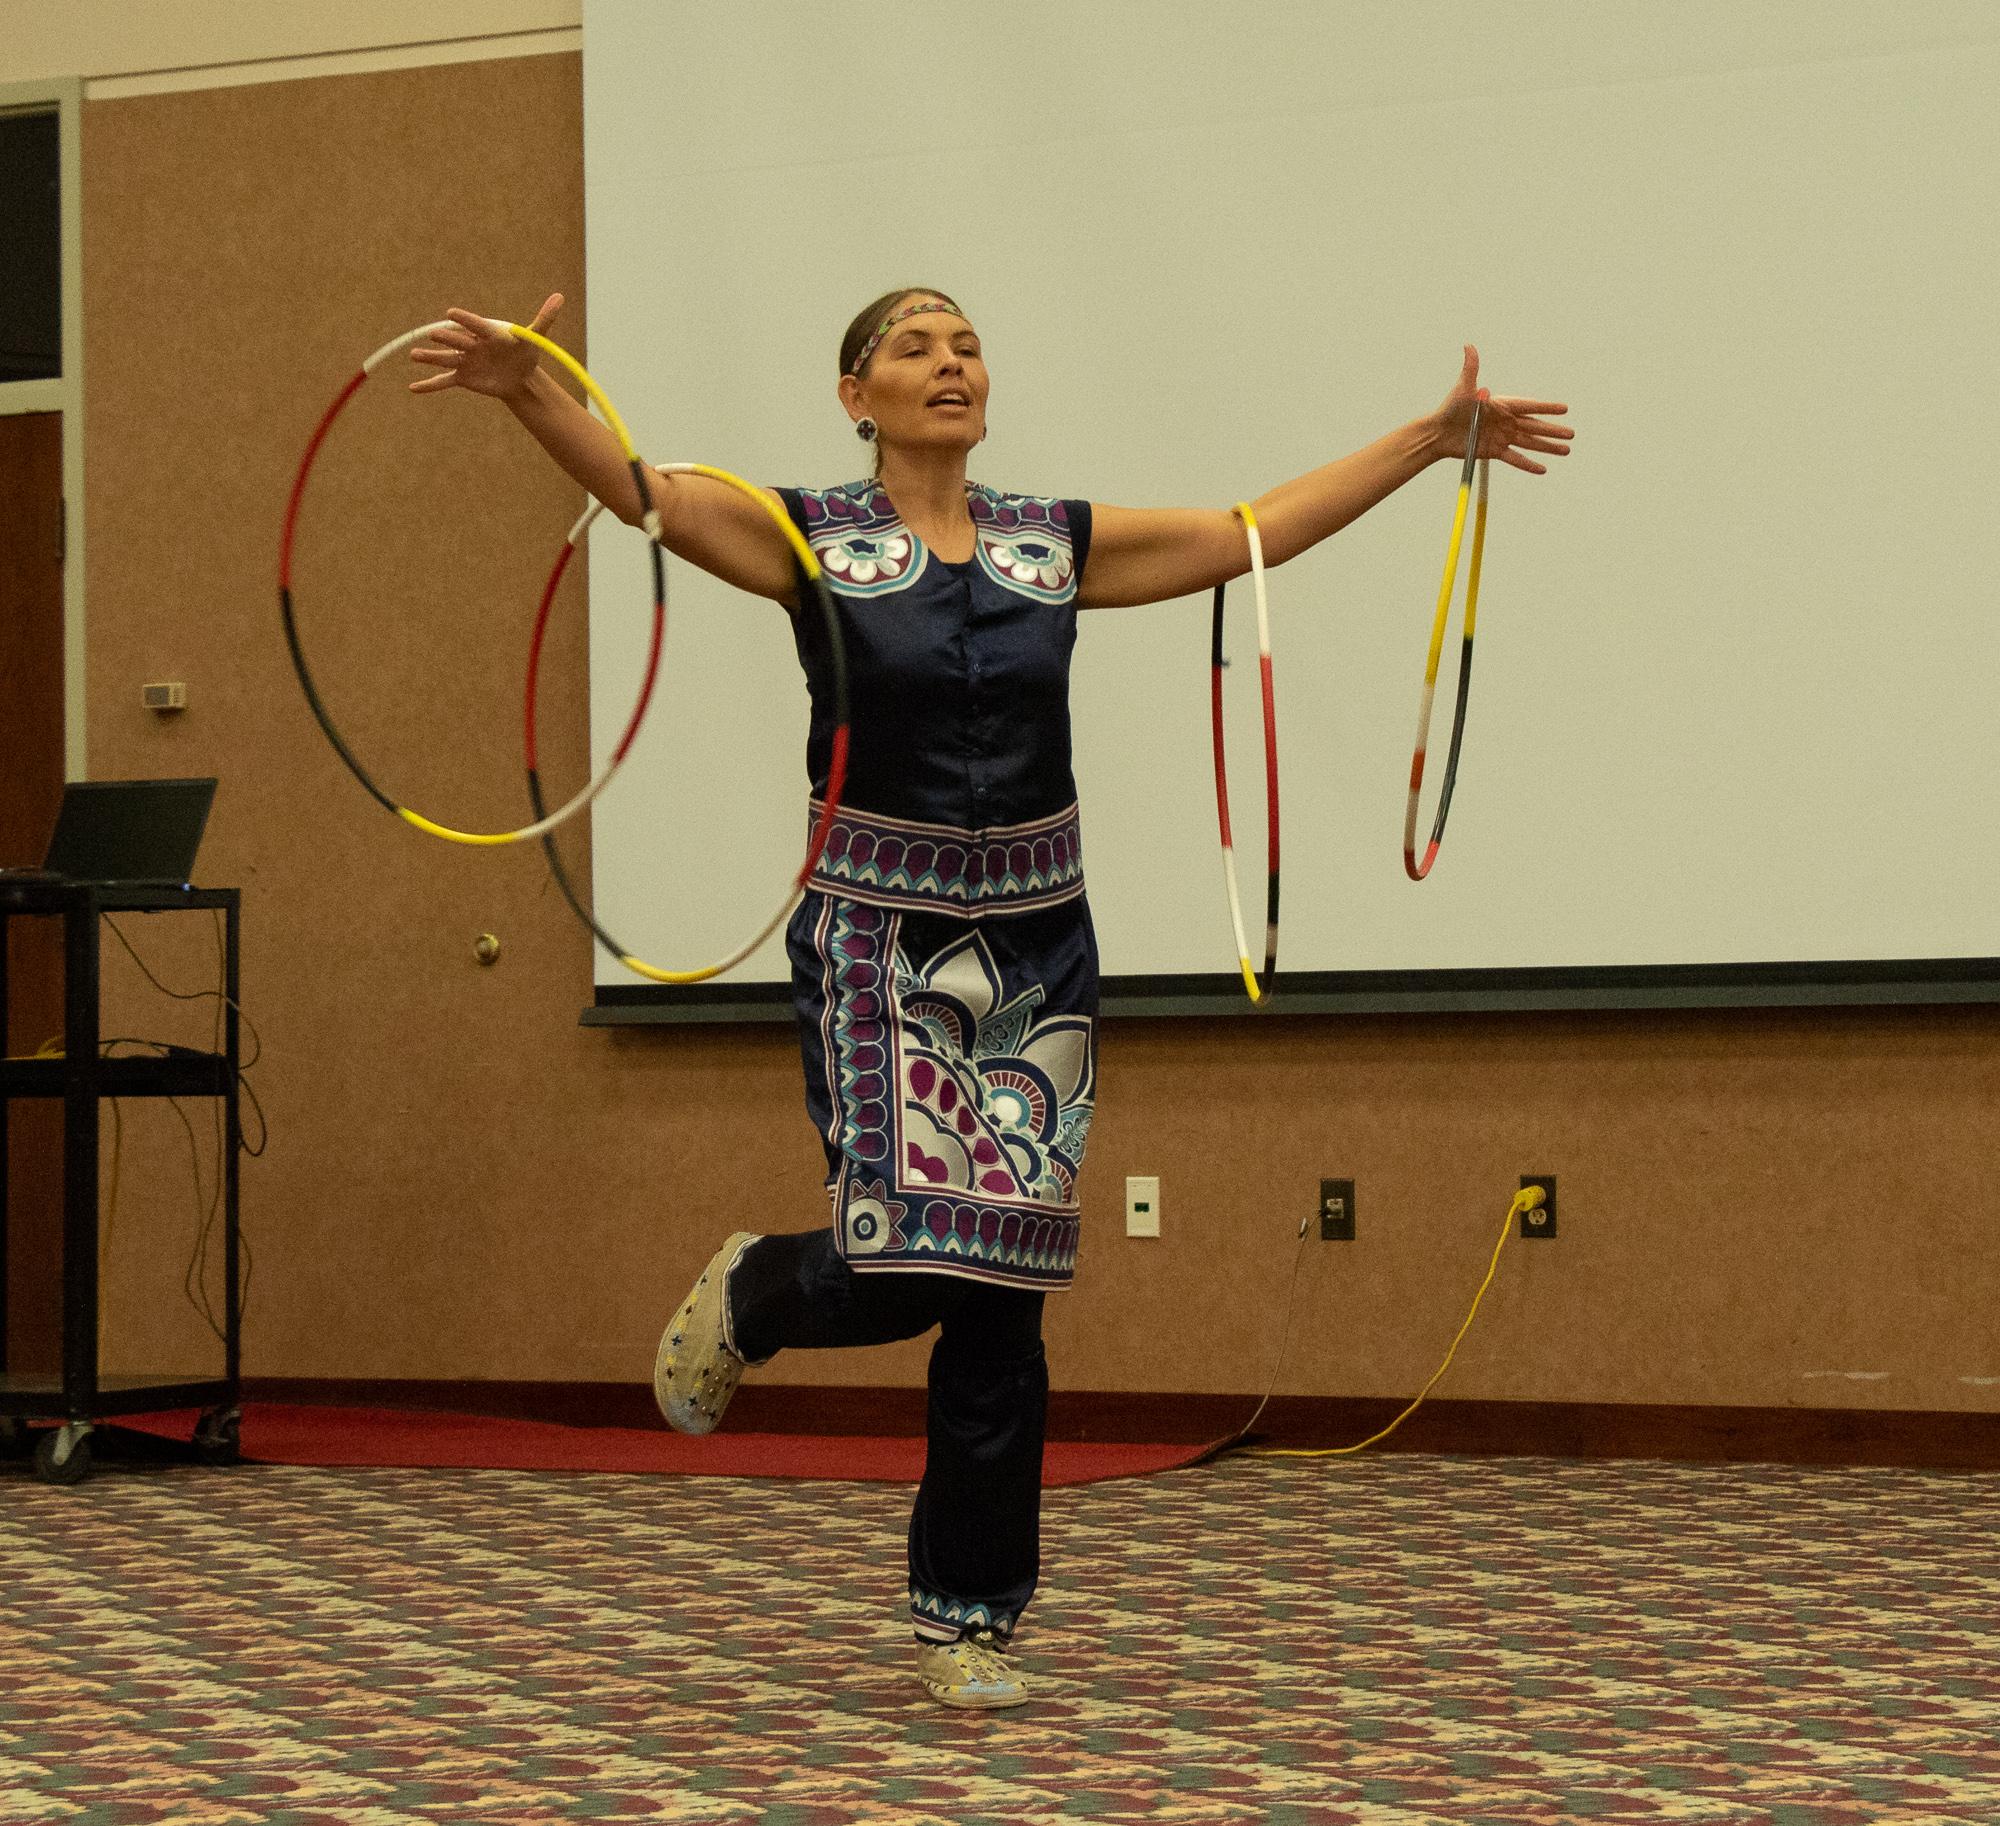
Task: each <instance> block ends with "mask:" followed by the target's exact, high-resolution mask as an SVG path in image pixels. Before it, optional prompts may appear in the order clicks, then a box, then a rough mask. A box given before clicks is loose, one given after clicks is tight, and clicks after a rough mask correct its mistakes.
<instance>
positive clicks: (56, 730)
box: [0, 412, 63, 1371]
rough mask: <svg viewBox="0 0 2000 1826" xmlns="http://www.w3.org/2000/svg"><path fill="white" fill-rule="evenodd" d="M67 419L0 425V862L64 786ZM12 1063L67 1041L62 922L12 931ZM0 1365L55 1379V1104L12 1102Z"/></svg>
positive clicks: (22, 417) (23, 855)
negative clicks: (51, 1042)
mask: <svg viewBox="0 0 2000 1826" xmlns="http://www.w3.org/2000/svg"><path fill="white" fill-rule="evenodd" d="M62 563H63V497H62V414H61V413H59V412H24V413H16V414H12V415H8V416H4V417H0V863H8V864H13V865H15V866H20V865H23V864H26V865H28V866H30V867H33V866H36V865H38V864H39V863H40V862H41V860H42V853H43V851H44V849H45V848H46V847H47V845H48V840H49V832H50V831H51V830H53V829H54V828H55V821H56V808H57V806H58V805H59V804H60V803H61V801H62V786H63V581H62ZM8 926H9V928H10V929H9V933H8V946H7V962H8V1010H7V1012H8V1017H9V1018H8V1023H7V1027H8V1031H7V1032H6V1033H5V1034H0V1040H4V1041H5V1042H6V1047H5V1050H6V1051H7V1052H9V1053H24V1052H30V1053H31V1052H33V1051H34V1050H35V1049H36V1048H37V1047H39V1046H40V1045H41V1044H42V1042H43V1041H44V1040H47V1039H50V1038H52V1037H53V1036H55V1035H57V1034H59V1033H61V1031H62V926H61V923H60V922H59V921H56V920H51V919H19V918H16V919H12V920H10V921H8ZM6 1165H7V1180H8V1196H7V1216H8V1223H7V1234H6V1236H5V1237H4V1238H0V1247H4V1248H5V1250H6V1267H7V1300H6V1310H5V1312H4V1313H0V1326H4V1331H0V1341H4V1346H5V1355H4V1358H0V1361H4V1363H5V1366H6V1367H7V1368H8V1369H11V1370H50V1371H52V1370H54V1369H55V1368H56V1367H57V1365H58V1363H59V1361H60V1355H59V1353H60V1341H61V1336H62V1314H61V1309H60V1301H61V1287H62V1105H61V1103H60V1102H59V1101H57V1100H55V1099H49V1100H41V1099H37V1100H36V1101H35V1102H34V1103H17V1104H15V1105H13V1106H12V1109H11V1111H10V1113H9V1121H8V1126H7V1146H6Z"/></svg>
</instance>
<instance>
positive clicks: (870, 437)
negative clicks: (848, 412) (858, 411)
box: [854, 418, 875, 444]
mask: <svg viewBox="0 0 2000 1826" xmlns="http://www.w3.org/2000/svg"><path fill="white" fill-rule="evenodd" d="M854 435H855V436H856V437H858V438H859V439H860V440H861V441H862V442H863V443H864V444H872V443H874V441H875V421H874V420H873V419H872V418H858V419H856V420H855V421H854Z"/></svg>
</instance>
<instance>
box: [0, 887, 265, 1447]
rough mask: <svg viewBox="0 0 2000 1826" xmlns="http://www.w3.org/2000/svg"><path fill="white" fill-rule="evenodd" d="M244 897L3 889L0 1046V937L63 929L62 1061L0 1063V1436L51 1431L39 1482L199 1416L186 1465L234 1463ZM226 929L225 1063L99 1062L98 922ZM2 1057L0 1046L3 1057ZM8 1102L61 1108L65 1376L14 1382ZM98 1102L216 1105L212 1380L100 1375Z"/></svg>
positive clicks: (181, 1059)
mask: <svg viewBox="0 0 2000 1826" xmlns="http://www.w3.org/2000/svg"><path fill="white" fill-rule="evenodd" d="M241 900H242V894H241V890H239V889H236V888H178V887H142V886H132V885H123V886H104V885H92V884H90V883H83V882H67V881H57V880H47V881H33V882H19V881H17V882H14V883H4V881H0V1040H4V1038H5V1035H6V1033H7V942H6V941H7V931H8V923H9V921H10V920H12V919H17V918H22V917H29V918H44V919H47V918H60V919H61V921H62V922H63V1010H64V1018H63V1045H64V1051H63V1054H62V1056H61V1057H59V1058H46V1059H20V1058H15V1059H6V1060H0V1428H4V1429H5V1432H6V1434H7V1436H8V1438H9V1440H10V1442H11V1443H13V1444H15V1445H16V1446H19V1445H21V1444H23V1443H25V1439H26V1435H27V1428H26V1423H27V1422H28V1421H30V1420H55V1421H58V1422H60V1423H61V1424H59V1425H58V1426H55V1427H49V1428H45V1429H42V1430H41V1432H40V1436H39V1438H38V1439H37V1441H36V1446H35V1469H36V1472H37V1474H38V1475H39V1476H40V1477H41V1478H42V1479H43V1480H44V1481H45V1482H47V1483H53V1484H74V1483H80V1482H81V1481H82V1480H83V1479H84V1478H85V1477H87V1476H89V1475H90V1467H91V1460H92V1456H93V1447H92V1444H91V1435H92V1432H93V1431H94V1430H95V1429H96V1428H97V1426H98V1424H99V1423H100V1422H102V1421H105V1420H108V1419H110V1418H111V1417H113V1416H115V1415H119V1414H140V1413H158V1412H161V1411H163V1410H166V1409H171V1408H199V1409H201V1410H202V1413H201V1418H200V1421H199V1423H198V1424H197V1426H196V1428H195V1435H194V1446H195V1450H196V1452H197V1453H198V1454H199V1455H200V1456H201V1457H202V1458H204V1459H206V1460H208V1461H209V1462H211V1463H228V1462H230V1461H232V1460H234V1458H235V1457H236V1450H237V1437H238V1426H239V1422H240V1418H241V1414H240V1409H241V1402H242V1358H241V1344H242V1314H241V1311H240V1301H239V1298H238V1277H237V1246H238V1233H237V1209H236V1182H237V1157H238V1146H237V1143H238V1138H239V1134H240V1131H239V1129H238V1127H237V1076H236V1068H237V1059H238V1051H237V1029H238V1022H237V1003H238V1000H239V997H238V990H237V982H238V977H237V967H238V958H239V951H238V941H239V926H240V915H241ZM210 909H220V910H221V912H222V914H223V916H224V922H225V936H224V966H223V979H224V980H223V989H224V993H225V995H226V997H227V1000H226V1001H225V1003H224V1005H223V1034H224V1044H223V1050H222V1051H221V1052H219V1053H215V1052H196V1051H190V1050H177V1051H176V1052H174V1053H173V1054H172V1055H170V1056H163V1057H156V1058H109V1059H107V1058H104V1057H102V1056H101V1055H100V1051H99V1041H100V1036H101V1030H100V1027H99V1019H98V982H99V979H98V966H99V950H98V946H99V940H100V936H101V933H102V925H101V921H100V915H102V914H105V913H165V912H180V911H184V910H185V911H200V912H207V911H209V910H210ZM0 1050H4V1047H0ZM17 1097H60V1098H61V1099H62V1100H63V1229H62V1235H63V1272H62V1373H61V1374H60V1375H59V1376H56V1375H48V1374H36V1373H27V1372H19V1371H16V1370H15V1369H14V1368H13V1367H12V1364H11V1360H10V1358H9V1356H8V1340H7V1297H6V1295H7V1112H8V1107H9V1105H10V1103H11V1102H12V1100H13V1099H15V1098H17ZM105 1097H220V1098H221V1099H222V1100H223V1105H224V1111H225V1122H224V1135H225V1144H224V1149H223V1161H222V1174H223V1182H222V1183H223V1204H222V1220H223V1275H224V1280H225V1283H226V1287H225V1291H224V1295H223V1359H224V1362H223V1373H222V1375H221V1377H220V1378H219V1379H217V1380H213V1381H190V1380H188V1379H186V1378H185V1377H170V1376H102V1375H100V1374H99V1373H98V1335H97V1334H98V1313H97V1300H98V1288H97V1248H98V1234H97V1230H98V1214H97V1196H98V1195H97V1153H98V1136H97V1125H98V1111H99V1106H100V1102H101V1100H102V1099H103V1098H105Z"/></svg>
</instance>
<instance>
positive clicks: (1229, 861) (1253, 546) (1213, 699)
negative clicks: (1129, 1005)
mask: <svg viewBox="0 0 2000 1826" xmlns="http://www.w3.org/2000/svg"><path fill="white" fill-rule="evenodd" d="M1231 511H1232V512H1233V513H1234V514H1235V515H1236V517H1237V518H1238V519H1239V520H1241V521H1242V522H1243V530H1244V532H1245V533H1246V534H1247V535H1248V537H1249V540H1250V582H1251V587H1252V589H1253V590H1254V591H1255V593H1256V598H1257V668H1258V671H1259V673H1260V674H1261V676H1262V682H1263V687H1264V803H1265V808H1266V811H1267V812H1268V814H1269V819H1270V840H1269V857H1268V864H1267V866H1268V867H1269V870H1270V879H1269V884H1268V886H1267V888H1266V891H1265V900H1264V970H1263V975H1262V978H1261V980H1260V979H1259V976H1258V973H1257V971H1256V970H1254V969H1253V968H1252V967H1251V963H1250V947H1249V945H1248V944H1247V943H1245V941H1244V937H1243V896H1242V893H1241V891H1240V890H1239V889H1238V887H1237V884H1236V849H1235V845H1234V844H1233V843H1232V842H1231V840H1230V835H1229V763H1228V760H1227V758H1226V756H1225V752H1224V748H1223V741H1222V598H1223V593H1224V591H1225V590H1226V589H1227V588H1228V585H1227V584H1226V583H1218V584H1217V585H1216V586H1215V614H1214V617H1213V621H1212V624H1211V627H1212V632H1211V636H1210V641H1209V667H1208V670H1209V702H1210V706H1211V710H1212V721H1213V724H1214V729H1215V816H1216V821H1217V822H1218V823H1219V824H1220V825H1221V827H1222V879H1223V881H1224V883H1225V884H1226V885H1227V886H1228V889H1229V923H1230V926H1231V927H1232V928H1233V929H1234V931H1235V934H1236V963H1237V967H1238V968H1239V969H1240V970H1241V971H1242V972H1243V988H1244V991H1245V993H1246V994H1248V996H1249V997H1250V1000H1251V1001H1252V1002H1263V1001H1267V1000H1268V999H1269V998H1270V994H1271V983H1272V979H1273V978H1274V977H1275V976H1276V974H1277V969H1278V712H1277V701H1276V699H1275V697H1274V696H1273V694H1272V691H1271V608H1270V603H1269V601H1268V600H1267V598H1266V597H1265V594H1264V541H1263V538H1262V536H1261V535H1260V534H1259V533H1258V531H1257V516H1256V515H1255V514H1254V513H1252V512H1251V511H1250V504H1249V503H1248V502H1247V501H1239V502H1237V504H1236V506H1235V507H1234V508H1233V509H1231Z"/></svg>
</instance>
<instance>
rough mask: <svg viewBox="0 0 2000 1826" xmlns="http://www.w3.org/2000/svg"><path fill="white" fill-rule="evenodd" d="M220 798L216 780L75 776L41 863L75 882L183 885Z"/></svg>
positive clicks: (68, 787) (69, 786)
mask: <svg viewBox="0 0 2000 1826" xmlns="http://www.w3.org/2000/svg"><path fill="white" fill-rule="evenodd" d="M214 797H215V782H214V781H213V780H72V781H71V782H70V783H69V784H68V785H67V786H65V787H64V788H63V797H62V810H61V811H60V812H59V813H58V814H57V816H56V831H55V835H54V836H53V837H51V838H50V839H49V854H48V860H47V861H46V862H45V863H44V864H43V865H42V866H43V867H44V868H46V869H48V870H50V871H51V872H53V873H54V874H57V875H63V876H66V877H68V879H70V880H71V881H136V882H171V883H173V884H175V885H176V886H181V885H184V884H185V883H186V882H187V880H188V879H189V877H190V876H191V875H192V874H193V872H194V858H195V852H196V850H198V849H199V848H200V847H201V833H202V831H203V829H204V828H205V827H206V825H207V823H208V808H209V804H210V802H211V801H212V800H213V799H214Z"/></svg>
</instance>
